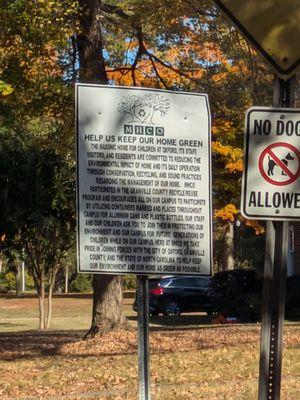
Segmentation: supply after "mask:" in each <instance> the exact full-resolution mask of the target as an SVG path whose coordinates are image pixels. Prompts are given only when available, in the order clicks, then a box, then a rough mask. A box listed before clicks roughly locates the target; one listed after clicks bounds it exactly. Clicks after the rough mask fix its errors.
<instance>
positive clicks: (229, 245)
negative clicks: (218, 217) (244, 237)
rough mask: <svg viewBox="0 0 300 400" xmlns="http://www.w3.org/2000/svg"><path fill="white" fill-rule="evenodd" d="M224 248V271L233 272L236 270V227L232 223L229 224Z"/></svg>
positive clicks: (224, 239)
mask: <svg viewBox="0 0 300 400" xmlns="http://www.w3.org/2000/svg"><path fill="white" fill-rule="evenodd" d="M222 247H223V248H222V270H223V271H229V270H232V269H234V227H233V223H231V222H228V226H227V230H226V232H225V235H224V238H223V246H222Z"/></svg>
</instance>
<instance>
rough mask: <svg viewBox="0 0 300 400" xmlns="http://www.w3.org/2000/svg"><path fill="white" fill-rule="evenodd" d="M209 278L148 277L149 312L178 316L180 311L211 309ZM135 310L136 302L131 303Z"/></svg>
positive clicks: (207, 310)
mask: <svg viewBox="0 0 300 400" xmlns="http://www.w3.org/2000/svg"><path fill="white" fill-rule="evenodd" d="M209 284H210V278H208V277H202V276H163V277H160V278H150V279H149V312H150V314H151V315H158V314H159V313H162V314H164V315H169V316H178V315H180V314H181V313H182V312H192V311H206V312H207V313H210V312H211V310H212V307H211V304H210V301H209V296H208V289H209ZM133 309H134V310H135V311H137V302H136V298H135V302H134V304H133Z"/></svg>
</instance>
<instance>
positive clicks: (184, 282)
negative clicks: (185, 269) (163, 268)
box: [169, 278, 188, 287]
mask: <svg viewBox="0 0 300 400" xmlns="http://www.w3.org/2000/svg"><path fill="white" fill-rule="evenodd" d="M186 286H188V279H187V278H178V279H174V280H172V281H171V283H170V285H169V287H186Z"/></svg>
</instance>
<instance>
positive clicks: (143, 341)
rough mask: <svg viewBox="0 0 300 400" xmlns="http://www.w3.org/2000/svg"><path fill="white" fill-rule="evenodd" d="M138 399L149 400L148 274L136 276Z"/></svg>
mask: <svg viewBox="0 0 300 400" xmlns="http://www.w3.org/2000/svg"><path fill="white" fill-rule="evenodd" d="M137 282H138V289H137V311H138V368H139V400H151V393H150V370H149V296H148V287H149V281H148V276H144V275H138V276H137Z"/></svg>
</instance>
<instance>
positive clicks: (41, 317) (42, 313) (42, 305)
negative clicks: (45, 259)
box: [39, 273, 45, 330]
mask: <svg viewBox="0 0 300 400" xmlns="http://www.w3.org/2000/svg"><path fill="white" fill-rule="evenodd" d="M39 329H41V330H44V329H45V276H44V273H42V274H41V276H40V287H39Z"/></svg>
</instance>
